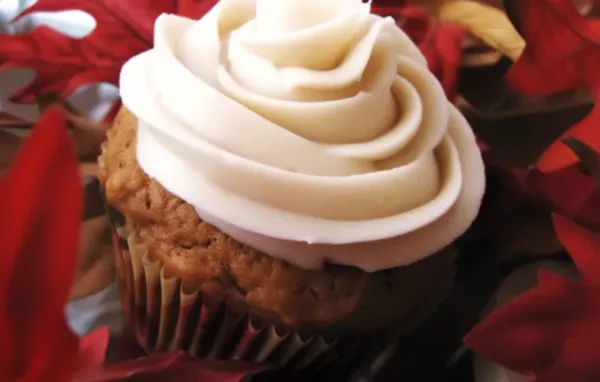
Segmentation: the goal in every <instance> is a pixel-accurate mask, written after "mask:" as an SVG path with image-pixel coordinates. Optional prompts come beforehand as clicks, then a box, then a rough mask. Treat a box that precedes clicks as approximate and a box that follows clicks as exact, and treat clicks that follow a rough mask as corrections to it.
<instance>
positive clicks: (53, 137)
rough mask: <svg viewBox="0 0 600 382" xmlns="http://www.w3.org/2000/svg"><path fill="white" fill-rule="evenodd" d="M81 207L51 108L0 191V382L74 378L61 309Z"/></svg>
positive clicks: (73, 350)
mask: <svg viewBox="0 0 600 382" xmlns="http://www.w3.org/2000/svg"><path fill="white" fill-rule="evenodd" d="M81 200H82V195H81V183H80V180H79V165H78V162H77V159H76V155H75V150H74V147H73V144H72V141H71V138H70V137H69V134H68V132H67V129H66V121H65V118H64V116H63V115H62V114H61V111H60V110H59V109H56V108H54V109H51V110H50V111H48V112H47V113H46V114H45V115H44V116H43V117H42V118H41V120H40V121H39V122H38V124H37V127H36V129H35V133H33V134H32V136H31V138H29V139H28V140H27V141H26V142H25V143H24V145H23V147H22V149H21V151H20V153H19V155H18V157H17V158H16V159H15V162H14V164H13V166H12V168H11V169H10V171H9V172H8V174H7V175H6V177H5V178H4V179H3V180H2V183H1V184H0V211H1V212H0V245H1V246H0V252H1V254H2V256H0V261H1V262H2V264H1V265H0V306H2V310H1V311H0V341H1V342H0V347H1V348H2V349H5V350H4V351H2V352H1V355H0V380H2V381H15V380H19V381H35V382H37V381H41V380H45V381H49V382H52V381H65V380H67V378H68V377H69V376H70V375H72V374H73V372H74V369H75V367H76V363H74V362H73V360H74V359H76V355H77V344H78V340H77V337H76V336H75V334H73V333H72V332H71V330H70V329H69V328H68V327H67V324H66V323H65V312H64V306H65V302H66V301H67V296H68V294H69V290H70V288H71V282H72V280H73V274H74V272H75V266H76V261H77V245H78V242H79V228H80V224H81V214H82V202H81ZM50 291H51V293H49V292H50ZM15 378H17V379H15Z"/></svg>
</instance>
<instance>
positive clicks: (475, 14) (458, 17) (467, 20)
mask: <svg viewBox="0 0 600 382" xmlns="http://www.w3.org/2000/svg"><path fill="white" fill-rule="evenodd" d="M437 12H438V17H439V18H440V19H441V20H443V21H446V22H451V23H455V24H458V25H462V26H463V27H465V28H467V30H468V31H469V32H470V33H471V34H473V35H474V36H476V37H478V38H479V39H481V40H482V41H483V42H485V43H486V44H487V45H489V46H490V47H492V48H494V49H496V50H497V51H499V52H500V53H502V54H504V55H505V56H507V57H509V58H511V59H512V60H516V59H517V58H519V56H520V55H521V53H522V52H523V49H524V48H525V41H524V40H523V38H522V37H521V35H520V34H519V33H518V32H517V31H516V29H515V28H514V26H513V25H512V23H511V22H510V20H509V19H508V17H507V16H506V13H504V12H503V11H501V10H500V9H497V8H494V7H492V6H489V5H485V4H481V3H478V2H475V1H465V0H456V1H444V2H442V3H441V4H440V5H439V6H438V8H437Z"/></svg>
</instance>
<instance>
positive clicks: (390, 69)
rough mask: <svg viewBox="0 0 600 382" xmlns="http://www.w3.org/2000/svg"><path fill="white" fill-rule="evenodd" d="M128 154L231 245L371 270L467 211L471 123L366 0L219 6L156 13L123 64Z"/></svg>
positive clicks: (471, 211) (430, 246)
mask: <svg viewBox="0 0 600 382" xmlns="http://www.w3.org/2000/svg"><path fill="white" fill-rule="evenodd" d="M121 95H122V98H123V103H124V104H125V106H127V108H129V110H131V111H132V112H133V113H134V114H135V115H136V116H137V117H138V148H137V159H138V162H139V164H140V166H141V168H142V169H143V170H144V171H145V172H146V173H147V174H148V175H149V176H150V177H152V178H155V179H156V180H157V181H158V182H159V183H160V184H162V185H163V186H164V187H165V188H166V189H167V190H169V191H170V192H172V193H173V194H175V195H177V196H179V197H181V198H182V199H183V200H185V201H186V202H188V203H190V204H191V205H193V206H195V207H196V210H197V211H198V215H199V216H200V217H201V218H202V219H203V220H205V221H207V222H209V223H211V224H213V225H215V226H216V227H218V228H219V229H221V230H222V231H223V232H225V233H226V234H228V235H230V236H232V237H233V238H235V239H236V240H238V241H240V242H242V243H245V244H247V245H249V246H251V247H254V248H256V249H258V250H260V251H263V252H265V253H267V254H269V255H272V256H275V257H279V258H282V259H285V260H287V261H289V262H291V263H294V264H296V265H298V266H301V267H305V268H319V267H320V266H322V264H323V262H324V261H330V262H333V263H337V264H349V265H354V266H357V267H360V268H362V269H364V270H367V271H374V270H378V269H384V268H389V267H394V266H399V265H405V264H409V263H411V262H414V261H416V260H419V259H421V258H423V257H426V256H428V255H431V254H433V253H435V252H436V251H438V250H440V249H442V248H443V247H445V246H446V245H448V244H449V243H451V242H452V241H453V240H454V239H456V238H457V237H458V236H459V235H461V234H462V233H463V232H464V231H465V230H466V229H467V228H468V227H469V225H470V224H471V223H472V221H473V220H474V218H475V216H476V214H477V212H478V209H479V205H480V202H481V198H482V194H483V190H484V183H485V180H484V169H483V164H482V160H481V155H480V152H479V150H478V148H477V145H476V142H475V138H474V136H473V133H472V131H471V129H470V127H469V125H468V124H467V122H466V121H465V119H464V118H463V117H462V116H461V115H460V113H459V112H458V111H457V110H456V109H455V108H454V107H453V106H452V105H450V104H449V103H448V102H447V100H446V98H445V96H444V92H443V90H442V88H441V86H440V85H439V83H438V81H437V80H436V79H435V78H434V77H433V76H432V75H431V74H430V72H429V71H428V69H427V67H426V61H425V59H424V57H423V56H422V55H421V53H420V52H419V50H418V48H417V47H416V46H415V45H414V44H413V43H412V42H411V41H410V40H409V38H408V37H407V36H406V35H405V34H404V33H403V32H402V31H401V30H400V29H398V28H397V27H396V25H395V23H394V21H393V20H392V19H390V18H381V17H378V16H375V15H371V14H370V5H369V4H364V3H362V2H361V0H328V1H323V0H222V1H221V2H219V3H218V4H217V5H216V6H215V8H213V9H212V10H211V11H210V12H209V13H208V14H207V15H206V16H205V17H204V18H202V19H201V20H199V21H193V20H189V19H187V18H183V17H178V16H173V15H162V16H160V17H159V18H158V20H157V21H156V26H155V46H154V49H152V50H150V51H148V52H145V53H142V54H140V55H138V56H136V57H134V58H132V59H131V60H130V61H129V62H128V63H127V64H126V65H125V67H124V68H123V71H122V74H121Z"/></svg>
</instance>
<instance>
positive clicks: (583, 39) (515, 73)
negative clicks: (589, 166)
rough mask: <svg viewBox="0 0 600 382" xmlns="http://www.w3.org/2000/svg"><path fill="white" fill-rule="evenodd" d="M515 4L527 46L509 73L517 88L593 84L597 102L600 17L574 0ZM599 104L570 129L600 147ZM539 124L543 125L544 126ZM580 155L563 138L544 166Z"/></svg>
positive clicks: (548, 89) (530, 90)
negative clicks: (584, 10)
mask: <svg viewBox="0 0 600 382" xmlns="http://www.w3.org/2000/svg"><path fill="white" fill-rule="evenodd" d="M515 7H516V8H517V12H518V15H519V19H520V20H521V24H522V33H523V35H524V37H525V40H526V41H527V46H526V48H525V51H524V52H523V55H522V57H521V58H520V59H519V60H518V61H517V62H516V63H515V65H513V67H512V68H511V70H510V72H509V73H508V77H507V80H508V83H509V85H510V86H511V87H513V88H514V89H515V90H517V91H519V92H521V93H526V94H534V95H547V94H552V93H557V92H560V91H565V90H571V89H579V88H583V87H585V88H588V89H589V90H590V93H591V94H592V96H593V97H594V104H595V105H597V104H598V103H599V102H600V70H598V61H599V60H600V45H599V44H600V20H597V19H593V18H585V17H583V16H582V15H581V14H580V13H579V12H578V11H577V9H576V8H575V6H574V4H573V2H572V1H571V0H520V1H517V2H515ZM599 124H600V109H599V108H598V107H594V109H593V110H592V112H591V113H590V114H589V115H588V116H587V117H586V118H585V119H583V120H582V121H581V122H579V123H577V124H576V125H574V126H573V127H572V128H570V129H569V130H568V131H566V132H565V133H564V134H563V136H562V137H561V138H565V137H575V138H577V139H578V140H580V141H582V142H585V143H586V144H588V145H589V146H591V147H592V148H593V149H594V150H596V151H600V129H598V125H599ZM540 128H543V127H542V126H540ZM576 163H577V157H576V156H575V155H574V153H573V152H572V151H571V150H569V148H568V147H566V146H565V145H563V144H562V143H561V142H560V140H557V141H556V142H555V143H553V144H552V145H551V146H550V147H549V148H548V149H547V150H546V151H545V152H544V154H543V155H542V157H541V159H540V161H539V162H538V165H537V167H538V168H539V170H540V171H542V172H550V171H553V170H557V169H561V168H565V167H568V166H570V165H573V164H576Z"/></svg>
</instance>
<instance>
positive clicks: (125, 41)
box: [0, 0, 216, 102]
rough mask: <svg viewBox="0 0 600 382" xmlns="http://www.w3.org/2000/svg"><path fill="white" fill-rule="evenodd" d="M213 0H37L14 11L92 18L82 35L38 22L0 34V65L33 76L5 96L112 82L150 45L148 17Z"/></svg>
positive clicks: (30, 96) (186, 11)
mask: <svg viewBox="0 0 600 382" xmlns="http://www.w3.org/2000/svg"><path fill="white" fill-rule="evenodd" d="M215 3H216V1H215V0H175V1H174V0H137V1H123V0H38V1H37V2H36V3H34V4H33V5H32V6H30V7H29V8H27V9H26V10H25V11H24V12H23V13H22V14H21V15H20V16H18V18H19V17H22V16H24V15H28V14H33V13H37V12H60V11H69V10H80V11H82V12H86V13H88V14H90V15H91V16H92V17H94V19H95V20H96V28H95V29H94V30H93V31H92V32H91V33H90V34H89V35H87V36H85V37H83V38H71V37H69V36H66V35H64V34H62V33H60V32H58V31H56V30H54V29H52V28H48V27H45V26H40V27H37V28H34V29H33V30H31V31H29V32H27V33H24V34H20V35H0V69H5V68H10V67H26V68H31V69H33V70H35V71H36V77H35V79H34V80H33V81H32V82H31V83H30V84H28V85H27V86H26V87H25V88H23V89H21V90H19V91H18V92H17V93H16V94H14V95H13V97H11V99H12V100H14V101H17V102H34V101H35V100H36V97H37V96H38V95H39V94H47V93H51V94H53V93H55V94H58V95H60V96H61V97H62V98H63V99H64V98H67V97H68V96H69V95H70V94H71V93H72V92H73V91H75V90H76V89H78V88H79V87H81V86H83V85H86V84H91V83H98V82H107V83H112V84H115V85H117V84H118V79H119V72H120V70H121V67H122V66H123V64H124V63H125V62H126V61H127V60H128V59H129V58H131V57H132V56H134V55H136V54H138V53H141V52H143V51H145V50H148V49H150V48H151V47H152V41H153V25H154V21H155V20H156V18H157V17H158V15H160V14H161V13H175V14H181V15H184V16H189V17H194V18H197V17H199V16H202V15H203V14H204V13H206V12H207V11H208V10H209V9H210V8H211V7H212V6H213V5H214V4H215Z"/></svg>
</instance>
